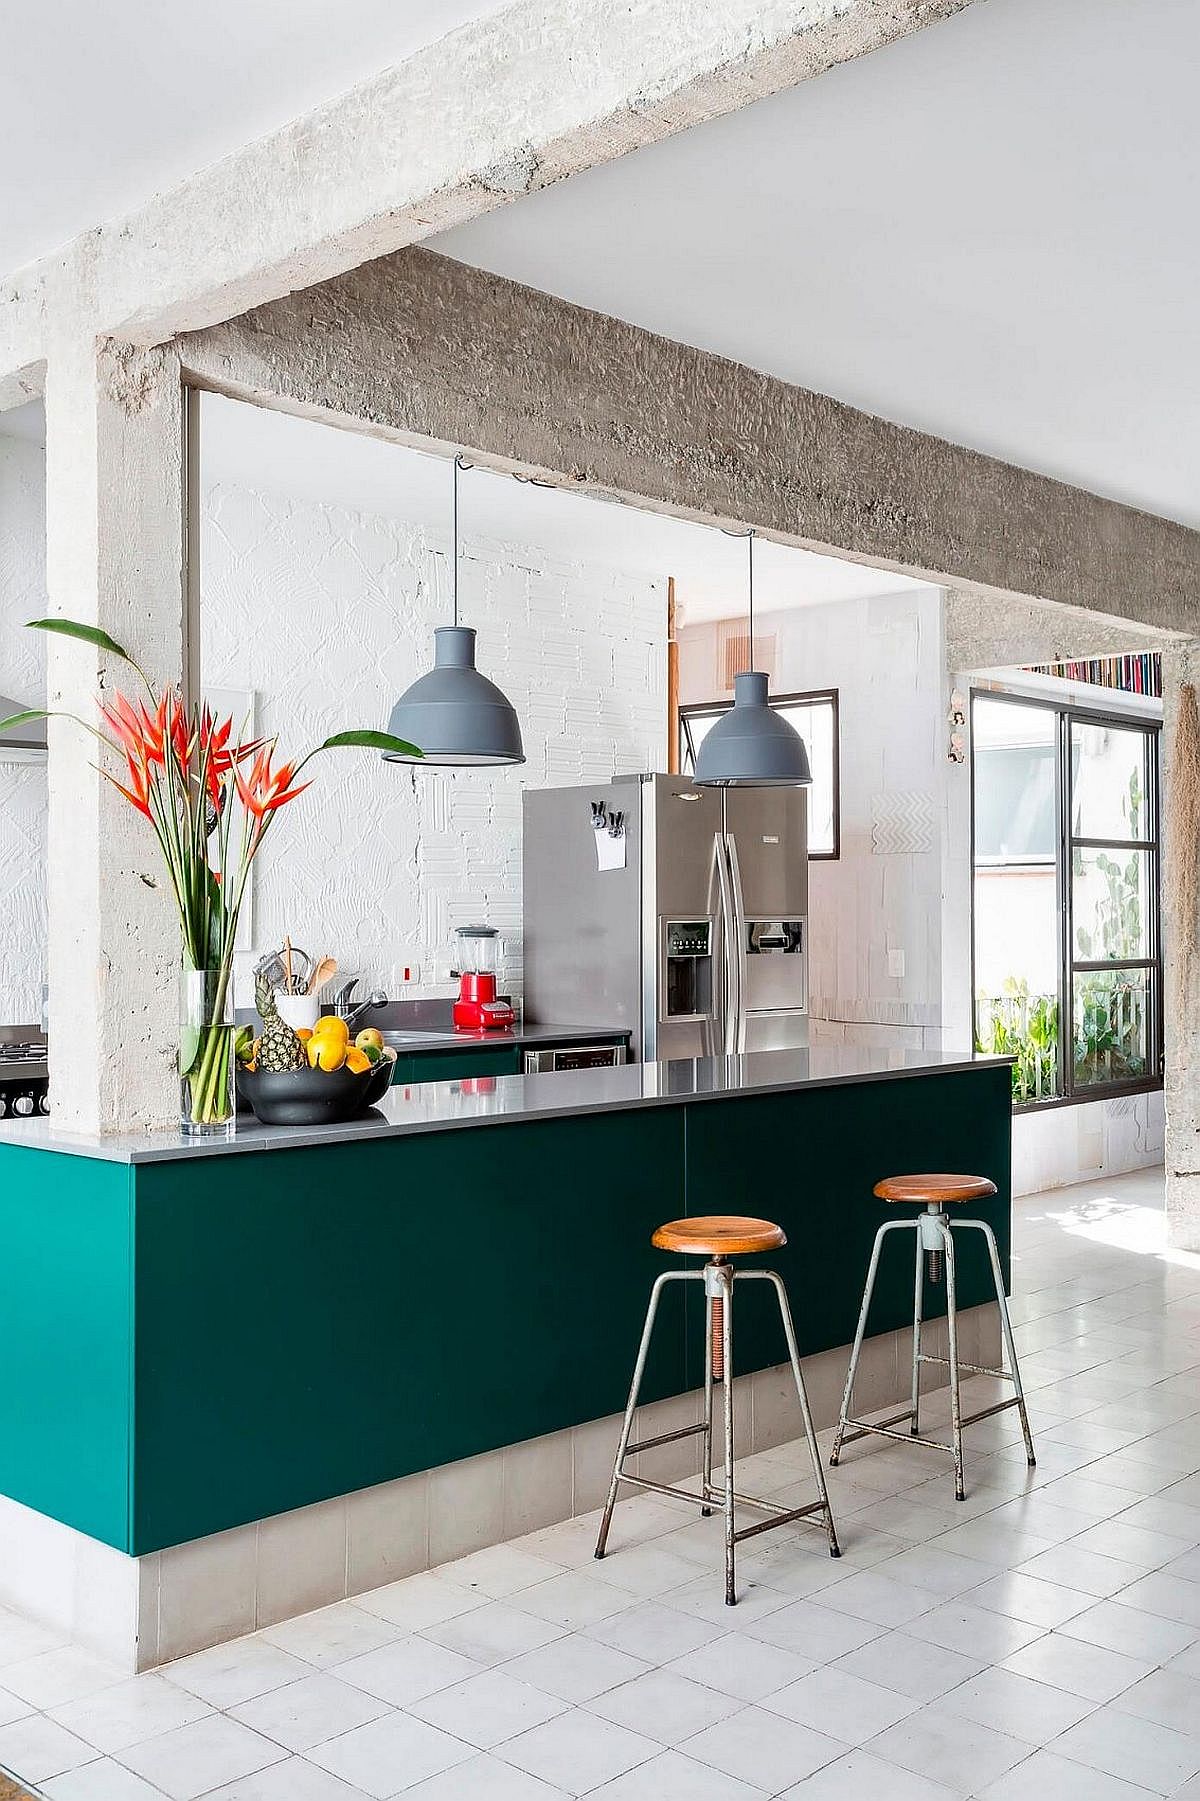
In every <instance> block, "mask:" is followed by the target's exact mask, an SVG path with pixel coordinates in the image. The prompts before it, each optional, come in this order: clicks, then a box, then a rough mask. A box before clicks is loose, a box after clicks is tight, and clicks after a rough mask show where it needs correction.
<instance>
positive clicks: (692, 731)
mask: <svg viewBox="0 0 1200 1801" xmlns="http://www.w3.org/2000/svg"><path fill="white" fill-rule="evenodd" d="M771 705H772V707H773V708H774V710H775V711H776V712H777V713H779V714H781V715H782V717H783V718H784V719H786V720H787V722H788V724H789V725H793V726H795V728H796V730H797V731H798V732H799V734H800V736H801V737H802V738H803V740H804V747H805V749H806V750H807V751H808V761H809V764H810V766H811V769H812V778H813V779H812V786H811V787H810V788H809V790H808V854H809V856H810V857H832V856H835V855H836V853H837V806H838V796H837V705H836V701H835V700H833V699H831V698H830V696H829V695H827V694H822V695H816V696H814V697H813V699H811V700H789V701H776V700H773V701H772V702H771ZM728 711H729V708H728V706H709V707H683V708H681V710H680V719H679V766H680V768H681V769H682V770H684V771H685V772H686V773H688V774H689V775H690V774H691V773H692V772H693V771H694V770H695V767H696V765H695V760H694V759H695V756H696V755H698V754H699V751H700V746H701V745H702V744H703V743H704V740H705V738H707V736H708V734H709V732H711V730H712V728H713V726H714V725H715V724H716V723H717V720H718V719H720V718H721V716H722V714H724V713H727V712H728ZM689 738H690V741H691V742H690V744H689Z"/></svg>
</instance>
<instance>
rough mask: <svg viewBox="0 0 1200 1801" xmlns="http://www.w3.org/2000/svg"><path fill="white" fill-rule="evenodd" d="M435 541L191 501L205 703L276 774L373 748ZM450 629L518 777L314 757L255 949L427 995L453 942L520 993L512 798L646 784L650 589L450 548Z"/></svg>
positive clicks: (661, 737)
mask: <svg viewBox="0 0 1200 1801" xmlns="http://www.w3.org/2000/svg"><path fill="white" fill-rule="evenodd" d="M448 548H449V545H448V538H447V537H446V536H445V535H442V534H438V533H435V532H429V531H426V530H424V529H422V528H421V527H418V526H415V525H412V524H408V523H405V522H401V521H398V520H396V519H391V518H382V517H378V516H369V515H364V514H355V513H351V512H348V511H346V510H345V509H342V508H335V507H328V506H322V505H318V504H315V503H313V502H312V501H310V500H306V499H297V498H295V497H294V496H293V497H289V496H286V495H277V494H271V493H267V492H251V491H250V490H248V489H246V488H243V487H234V486H229V485H226V484H217V485H216V486H215V487H213V488H212V489H211V490H210V491H209V492H208V493H207V495H206V501H205V513H204V536H203V545H202V569H203V594H202V606H201V617H202V665H203V677H204V682H205V685H206V686H210V687H211V686H218V687H223V688H236V689H252V690H254V691H255V692H256V694H257V695H258V705H259V711H258V725H259V728H260V729H261V730H263V731H266V732H268V733H274V732H278V733H279V734H280V739H281V743H282V744H283V746H284V747H285V748H286V749H287V750H288V751H289V752H290V751H291V750H293V749H300V748H302V747H304V746H307V745H308V744H310V743H312V742H314V741H315V740H317V739H319V738H321V737H324V736H326V735H327V734H328V733H330V732H332V731H335V730H338V729H340V728H343V727H346V726H348V725H352V724H353V725H368V726H383V725H386V723H387V717H388V713H389V711H390V708H391V706H392V704H393V702H394V700H395V699H396V697H397V696H398V695H399V693H400V692H401V691H402V690H403V689H404V688H405V687H407V685H408V684H409V683H410V682H411V681H413V680H414V679H415V678H416V676H418V675H419V674H421V673H422V672H423V671H424V670H425V669H426V668H427V667H428V666H429V663H430V660H431V657H432V648H433V640H432V631H433V627H434V626H435V625H437V624H447V623H449V619H450V598H449V582H448V568H447V551H448ZM464 553H465V554H464V557H463V562H462V567H461V572H460V594H461V606H462V618H463V623H464V624H468V625H474V626H476V628H477V629H478V632H479V667H480V668H481V669H482V670H483V671H484V672H485V673H486V674H487V675H489V676H490V677H491V678H492V679H493V680H494V681H496V682H498V683H499V685H500V686H501V687H502V688H503V689H504V691H505V692H506V693H507V694H508V696H509V698H510V699H511V700H512V701H513V703H514V705H515V706H516V708H517V711H518V714H519V716H520V719H521V726H522V731H523V733H524V739H525V751H526V756H527V758H528V762H527V763H526V764H525V766H524V767H523V768H520V769H508V770H489V769H479V770H474V771H463V772H461V773H455V772H451V771H440V772H436V771H433V770H421V771H414V772H410V771H409V770H407V769H405V768H402V767H398V766H396V765H389V764H385V763H383V762H382V761H381V760H380V759H379V758H378V757H376V756H373V755H371V754H368V753H365V752H358V751H344V752H339V753H334V754H331V755H330V756H329V757H328V758H326V759H324V760H323V761H322V762H320V763H318V764H317V765H316V766H315V770H314V773H315V775H316V784H317V785H316V786H314V787H313V789H312V790H311V791H310V792H309V793H308V794H306V795H305V796H304V797H303V799H301V800H299V801H297V802H296V803H295V804H294V806H293V807H292V808H290V809H288V810H286V811H285V813H284V814H283V816H282V817H281V819H280V821H279V823H278V825H277V826H276V827H275V829H274V835H273V837H272V839H271V840H270V841H269V842H268V844H267V847H266V850H265V851H264V853H263V857H262V860H261V864H260V868H259V874H258V882H257V887H256V895H255V920H254V938H255V942H256V944H258V945H260V946H263V945H266V944H268V943H271V942H272V941H273V942H279V941H281V939H282V937H283V934H284V933H285V932H290V933H291V935H292V937H293V939H294V940H295V941H296V942H297V943H300V944H303V945H304V946H305V948H306V949H308V950H311V951H313V952H314V953H320V952H323V951H326V950H328V951H331V952H332V953H333V954H334V955H336V956H337V957H338V959H339V961H340V962H341V964H342V965H343V967H344V968H347V969H353V970H355V971H359V972H361V973H362V975H363V977H364V978H365V980H364V983H363V985H364V987H365V986H366V985H367V984H368V983H369V982H374V981H376V980H379V981H382V982H383V983H384V984H385V985H387V984H388V983H389V981H390V980H391V974H392V971H393V970H394V969H396V968H397V967H399V966H402V965H403V964H404V963H411V962H414V961H415V962H416V963H418V964H419V965H420V966H421V969H422V973H423V976H424V977H425V979H426V980H429V979H430V978H431V977H432V976H433V975H434V973H435V971H436V969H437V968H438V967H439V966H440V965H442V964H443V963H444V961H445V959H446V957H447V955H448V950H449V942H448V941H449V938H450V935H451V933H452V931H453V928H454V927H455V926H456V925H461V924H466V923H468V922H470V921H473V920H477V919H486V920H487V921H489V922H490V923H491V924H494V925H496V926H497V927H499V928H500V930H501V931H502V932H506V933H508V934H509V935H510V938H509V944H510V947H511V948H510V955H509V959H508V968H507V976H508V979H509V980H510V981H511V982H512V983H513V984H514V985H516V986H519V981H520V944H519V936H518V934H519V926H520V918H521V895H520V882H521V789H522V787H525V786H546V785H563V784H566V783H570V782H580V781H585V780H588V779H590V778H597V779H598V778H601V777H604V778H607V777H609V776H611V775H612V774H614V773H616V772H618V771H631V770H636V769H646V768H652V767H661V766H662V763H663V755H664V749H665V736H666V724H665V722H666V582H665V578H664V579H663V580H662V581H655V582H651V581H648V580H647V579H646V578H645V577H641V576H628V575H622V574H621V573H619V572H617V571H615V570H613V569H603V568H598V567H596V566H594V565H593V566H590V567H587V568H583V567H579V566H577V565H574V564H571V563H568V562H557V561H550V560H548V559H547V557H546V554H545V553H544V552H541V551H537V550H534V549H529V548H522V547H520V546H515V545H505V544H496V543H483V542H477V541H474V540H470V539H464Z"/></svg>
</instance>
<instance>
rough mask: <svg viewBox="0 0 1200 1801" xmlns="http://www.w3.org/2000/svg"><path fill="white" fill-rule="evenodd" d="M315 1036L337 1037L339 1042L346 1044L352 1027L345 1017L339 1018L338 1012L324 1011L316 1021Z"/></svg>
mask: <svg viewBox="0 0 1200 1801" xmlns="http://www.w3.org/2000/svg"><path fill="white" fill-rule="evenodd" d="M313 1036H314V1038H315V1037H318V1036H319V1037H322V1038H324V1037H326V1036H328V1037H330V1038H334V1039H336V1040H337V1041H338V1043H339V1044H342V1045H346V1044H348V1043H349V1040H350V1028H349V1026H348V1025H347V1024H346V1022H345V1020H344V1019H339V1018H338V1016H337V1014H336V1013H323V1014H322V1015H321V1017H320V1019H319V1020H318V1021H317V1023H316V1026H315V1028H314V1030H313Z"/></svg>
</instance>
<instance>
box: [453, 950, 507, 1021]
mask: <svg viewBox="0 0 1200 1801" xmlns="http://www.w3.org/2000/svg"><path fill="white" fill-rule="evenodd" d="M454 939H455V953H454V967H455V970H456V971H457V974H458V999H457V1000H456V1001H455V1003H454V1014H453V1017H454V1029H455V1031H456V1032H507V1031H510V1030H511V1029H512V1024H513V1010H512V1008H511V1007H510V1006H509V1004H508V1002H507V1001H501V1000H497V998H496V970H497V965H498V964H499V961H500V935H499V933H498V932H497V931H496V928H495V926H459V928H458V930H457V931H456V932H455V934H454Z"/></svg>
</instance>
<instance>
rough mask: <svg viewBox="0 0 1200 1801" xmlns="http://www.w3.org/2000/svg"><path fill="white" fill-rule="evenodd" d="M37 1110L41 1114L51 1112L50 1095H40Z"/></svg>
mask: <svg viewBox="0 0 1200 1801" xmlns="http://www.w3.org/2000/svg"><path fill="white" fill-rule="evenodd" d="M37 1110H38V1112H39V1113H49V1111H50V1096H49V1095H48V1094H39V1095H38V1104H37Z"/></svg>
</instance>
